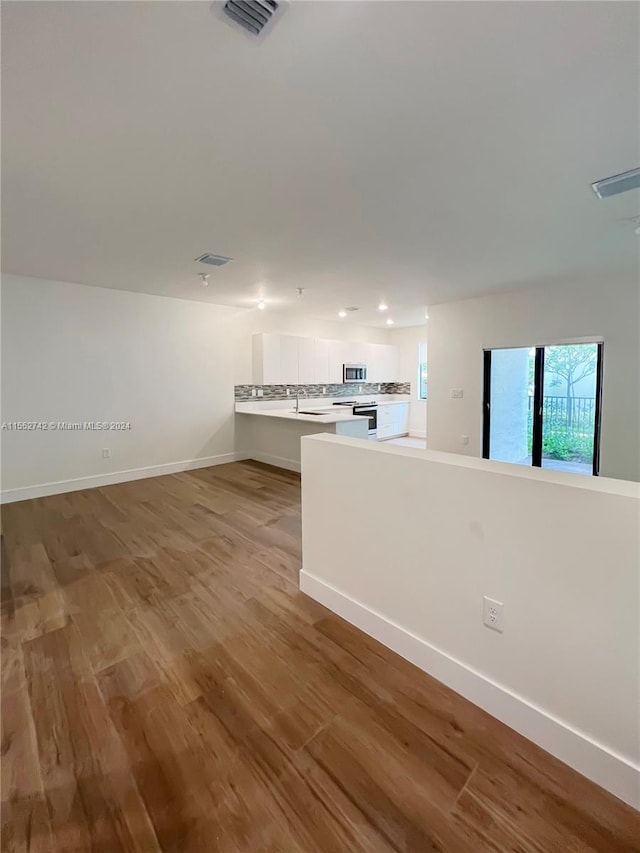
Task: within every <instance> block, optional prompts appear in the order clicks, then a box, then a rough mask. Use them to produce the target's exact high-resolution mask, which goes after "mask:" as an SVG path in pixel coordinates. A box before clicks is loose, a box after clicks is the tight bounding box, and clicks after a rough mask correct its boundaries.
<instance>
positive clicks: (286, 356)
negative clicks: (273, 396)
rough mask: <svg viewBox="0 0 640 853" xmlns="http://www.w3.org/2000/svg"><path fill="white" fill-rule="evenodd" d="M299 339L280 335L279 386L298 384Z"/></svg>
mask: <svg viewBox="0 0 640 853" xmlns="http://www.w3.org/2000/svg"><path fill="white" fill-rule="evenodd" d="M299 341H300V338H296V337H294V336H293V335H280V380H279V382H278V383H277V384H279V385H297V384H298V355H299V351H300V347H299Z"/></svg>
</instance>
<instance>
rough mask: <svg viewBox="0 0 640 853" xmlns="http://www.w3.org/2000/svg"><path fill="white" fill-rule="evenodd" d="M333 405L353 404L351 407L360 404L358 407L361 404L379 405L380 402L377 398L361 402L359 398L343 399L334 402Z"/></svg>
mask: <svg viewBox="0 0 640 853" xmlns="http://www.w3.org/2000/svg"><path fill="white" fill-rule="evenodd" d="M333 405H334V406H351V407H353V406H358V407H360V406H377V405H378V404H377V403H376V401H375V400H369V401H367V402H365V403H359V402H358V401H357V400H341V401H340V402H339V403H334V404H333Z"/></svg>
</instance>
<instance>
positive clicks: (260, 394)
mask: <svg viewBox="0 0 640 853" xmlns="http://www.w3.org/2000/svg"><path fill="white" fill-rule="evenodd" d="M258 397H264V391H263V390H262V388H258Z"/></svg>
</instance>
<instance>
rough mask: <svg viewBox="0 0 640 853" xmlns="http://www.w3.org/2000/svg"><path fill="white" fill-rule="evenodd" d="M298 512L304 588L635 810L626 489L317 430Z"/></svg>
mask: <svg viewBox="0 0 640 853" xmlns="http://www.w3.org/2000/svg"><path fill="white" fill-rule="evenodd" d="M302 508H303V517H302V532H303V572H302V573H301V588H302V589H303V591H305V592H306V593H307V594H309V595H311V596H312V597H314V598H316V599H318V600H319V601H321V602H322V603H324V604H325V605H327V606H328V607H330V608H331V609H332V610H335V611H336V612H338V613H340V615H342V616H344V617H345V618H346V619H348V620H349V621H352V622H354V623H355V624H357V625H358V626H359V627H360V628H362V629H363V630H365V631H367V632H368V633H370V634H372V635H373V636H375V637H377V639H379V640H381V641H382V642H384V643H385V644H386V645H389V646H390V647H392V648H394V649H395V650H396V651H398V652H399V653H400V654H402V655H403V656H405V657H407V658H409V659H410V660H412V661H413V662H414V663H416V664H417V665H418V666H420V667H422V668H423V669H426V670H427V671H428V672H430V673H431V674H432V675H434V676H435V677H436V678H438V679H439V680H441V681H444V682H445V683H447V684H448V685H449V686H451V687H452V688H453V689H454V690H456V691H457V692H459V693H462V694H463V695H465V696H467V698H469V699H470V700H471V701H473V702H475V703H476V704H478V705H480V706H481V707H484V708H485V709H486V710H487V711H489V713H491V714H493V715H494V716H497V717H499V718H500V719H502V720H503V721H505V722H506V723H507V724H508V725H510V726H512V727H513V728H515V729H517V730H518V731H520V732H521V733H522V734H524V735H525V736H527V737H529V738H530V739H532V740H534V741H536V742H537V743H539V744H540V745H541V746H543V747H544V748H545V749H547V750H549V751H550V752H553V753H554V754H555V755H557V756H558V757H559V758H561V759H562V760H564V761H566V762H567V763H569V764H571V765H572V766H574V767H575V768H576V769H578V770H579V771H580V772H582V773H584V774H585V775H588V776H590V777H591V778H592V779H595V781H597V782H598V783H599V784H601V785H603V786H604V787H605V788H608V789H609V790H611V791H613V792H614V793H615V794H616V795H617V796H619V797H621V798H623V799H625V800H627V802H631V803H633V804H635V806H636V807H637V808H639V807H640V770H639V765H640V745H639V739H640V730H639V728H638V720H639V719H640V669H639V666H640V633H639V619H640V616H639V608H638V595H639V571H638V567H639V565H640V553H639V549H640V538H639V534H640V489H639V488H638V486H637V484H633V483H628V482H622V481H617V480H610V479H605V478H597V479H596V478H588V477H580V476H579V475H576V474H564V473H560V472H555V471H540V470H536V469H527V468H521V467H520V466H514V465H509V464H506V463H498V462H487V461H484V460H476V459H468V458H465V457H463V456H455V455H452V454H444V453H437V452H434V451H426V452H425V451H416V450H412V449H409V448H404V447H389V446H388V445H379V444H372V443H365V442H356V441H353V440H349V439H341V438H335V437H326V436H317V437H313V438H303V439H302ZM354 530H356V531H357V532H358V533H357V536H354V535H353V531H354ZM381 531H384V533H383V534H381ZM484 595H488V596H490V597H492V598H495V599H497V600H498V601H501V602H503V603H504V624H505V629H504V633H502V634H499V633H496V632H494V631H491V630H489V629H488V628H486V627H484V626H483V624H482V598H483V596H484Z"/></svg>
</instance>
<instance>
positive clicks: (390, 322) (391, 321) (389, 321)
mask: <svg viewBox="0 0 640 853" xmlns="http://www.w3.org/2000/svg"><path fill="white" fill-rule="evenodd" d="M387 326H393V320H392V319H391V317H389V319H388V320H387Z"/></svg>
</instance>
